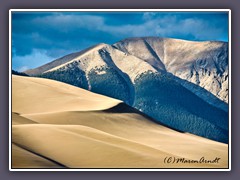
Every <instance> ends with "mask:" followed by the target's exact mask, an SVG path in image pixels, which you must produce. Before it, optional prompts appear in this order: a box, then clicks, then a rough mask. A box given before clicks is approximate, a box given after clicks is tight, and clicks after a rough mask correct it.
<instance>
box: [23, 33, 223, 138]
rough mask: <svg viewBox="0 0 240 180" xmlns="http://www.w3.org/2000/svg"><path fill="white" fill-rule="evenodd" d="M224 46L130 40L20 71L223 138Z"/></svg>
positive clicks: (173, 124)
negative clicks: (68, 85) (114, 100)
mask: <svg viewBox="0 0 240 180" xmlns="http://www.w3.org/2000/svg"><path fill="white" fill-rule="evenodd" d="M227 47H228V46H227V43H223V42H190V41H184V40H176V39H165V38H156V37H154V38H153V37H149V38H130V39H125V40H123V41H120V42H117V43H115V44H114V45H108V44H99V45H96V46H94V47H91V48H88V49H87V50H86V51H83V52H80V53H74V54H73V55H69V56H65V57H64V58H60V59H58V60H55V61H53V62H50V63H48V64H46V65H43V66H41V67H39V68H36V69H32V70H28V71H26V72H25V73H27V74H29V75H34V76H36V75H37V76H40V77H45V78H50V79H55V80H59V81H62V82H66V83H69V84H72V85H75V86H78V87H82V88H85V89H88V90H90V91H93V92H96V93H99V94H104V95H107V96H110V97H113V98H116V99H120V100H123V101H124V102H126V103H127V104H128V105H130V106H133V107H135V108H137V109H139V110H140V111H142V112H144V113H146V114H147V115H149V116H151V117H152V118H154V119H156V121H158V122H162V123H164V124H166V125H168V126H170V127H173V128H175V129H178V130H180V131H184V132H190V133H193V134H197V135H200V136H204V137H207V138H210V139H213V140H217V141H221V142H227V141H228V106H227V104H226V102H228V49H227ZM224 101H225V102H224Z"/></svg>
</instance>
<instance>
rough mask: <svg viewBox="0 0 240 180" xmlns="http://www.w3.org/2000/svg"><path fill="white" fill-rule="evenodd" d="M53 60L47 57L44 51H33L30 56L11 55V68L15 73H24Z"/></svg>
mask: <svg viewBox="0 0 240 180" xmlns="http://www.w3.org/2000/svg"><path fill="white" fill-rule="evenodd" d="M51 60H53V59H52V58H51V57H49V56H48V55H47V53H46V51H43V50H39V49H33V51H32V53H31V54H28V55H24V56H19V55H16V54H13V57H12V62H13V65H12V68H13V69H14V70H17V71H20V72H22V71H25V70H26V69H31V68H35V67H37V66H41V65H43V64H46V63H48V62H49V61H51Z"/></svg>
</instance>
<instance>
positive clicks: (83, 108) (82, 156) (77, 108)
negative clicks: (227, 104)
mask: <svg viewBox="0 0 240 180" xmlns="http://www.w3.org/2000/svg"><path fill="white" fill-rule="evenodd" d="M12 92H13V95H12V98H13V99H12V102H13V103H12V106H13V110H12V111H13V113H12V143H13V146H12V167H13V168H186V167H190V168H194V167H195V168H227V167H228V145H227V144H223V143H219V142H215V141H211V140H208V139H205V138H201V137H198V136H193V135H190V134H186V133H180V132H177V131H174V130H172V129H169V128H167V127H164V126H162V125H159V124H156V123H154V122H153V121H151V120H150V118H148V117H146V116H145V115H143V114H142V113H141V112H138V111H137V110H135V109H133V108H131V107H129V106H127V105H126V104H124V103H122V102H121V101H119V100H115V99H112V98H108V97H104V96H102V95H98V94H94V93H91V92H88V91H85V90H82V89H79V88H76V87H73V86H70V85H67V84H64V83H60V82H56V81H52V80H47V79H40V78H30V77H20V76H13V91H12ZM166 157H175V158H176V159H177V158H185V159H187V160H199V159H200V158H201V157H205V159H206V160H214V159H215V158H216V157H219V158H220V160H219V162H218V163H212V164H211V163H164V159H165V158H166Z"/></svg>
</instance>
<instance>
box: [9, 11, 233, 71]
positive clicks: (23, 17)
mask: <svg viewBox="0 0 240 180" xmlns="http://www.w3.org/2000/svg"><path fill="white" fill-rule="evenodd" d="M145 36H157V37H170V38H178V39H186V40H194V41H205V40H217V41H228V14H227V12H13V14H12V68H13V69H15V70H18V71H24V70H26V69H30V68H35V67H38V66H40V65H43V64H45V63H47V62H50V61H52V60H54V59H56V58H59V57H62V56H64V55H67V54H69V53H72V52H76V51H80V50H82V49H85V48H88V47H90V46H92V45H95V44H98V43H107V44H113V43H115V42H117V41H120V40H122V39H125V38H128V37H145Z"/></svg>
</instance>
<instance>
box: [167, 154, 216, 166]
mask: <svg viewBox="0 0 240 180" xmlns="http://www.w3.org/2000/svg"><path fill="white" fill-rule="evenodd" d="M220 159H221V158H219V157H216V158H214V159H206V158H205V157H201V158H200V159H196V160H195V159H186V158H178V157H174V156H167V157H165V158H164V163H165V164H218V163H219V161H220Z"/></svg>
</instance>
